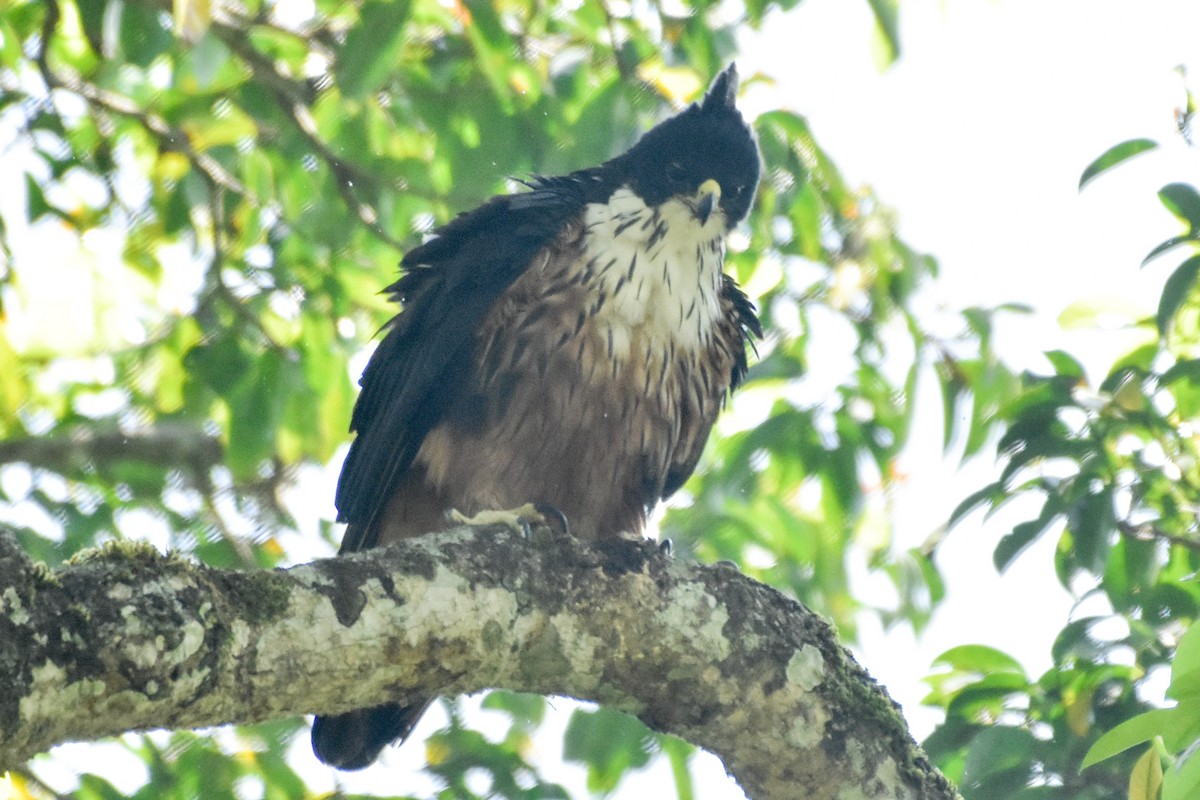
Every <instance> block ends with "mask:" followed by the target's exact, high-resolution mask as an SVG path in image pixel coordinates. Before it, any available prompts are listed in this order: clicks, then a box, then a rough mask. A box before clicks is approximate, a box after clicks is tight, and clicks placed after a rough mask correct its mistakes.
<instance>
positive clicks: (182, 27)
mask: <svg viewBox="0 0 1200 800" xmlns="http://www.w3.org/2000/svg"><path fill="white" fill-rule="evenodd" d="M173 6H174V8H173V12H174V13H173V17H174V19H175V33H176V35H177V36H179V38H180V39H183V40H184V41H185V42H188V43H189V44H194V43H196V42H197V41H199V39H200V37H201V36H203V35H204V32H205V31H207V30H208V25H209V23H210V22H212V2H211V0H175V2H174V3H173Z"/></svg>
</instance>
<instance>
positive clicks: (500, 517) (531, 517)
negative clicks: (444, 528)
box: [446, 503, 565, 539]
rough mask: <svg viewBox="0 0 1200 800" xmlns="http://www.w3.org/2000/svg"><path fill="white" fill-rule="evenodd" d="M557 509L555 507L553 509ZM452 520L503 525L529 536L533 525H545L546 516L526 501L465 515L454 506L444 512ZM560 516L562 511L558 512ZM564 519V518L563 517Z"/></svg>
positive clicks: (467, 523)
mask: <svg viewBox="0 0 1200 800" xmlns="http://www.w3.org/2000/svg"><path fill="white" fill-rule="evenodd" d="M555 510H556V511H557V509H555ZM446 516H447V517H449V518H450V520H451V521H452V522H457V523H459V524H460V525H471V526H479V525H503V526H505V527H506V528H508V529H509V530H511V531H512V532H513V533H516V534H517V535H518V536H524V537H525V538H526V539H528V538H529V536H530V532H531V530H532V527H533V526H534V525H545V524H546V517H545V516H544V515H543V513H542V512H541V511H539V510H538V507H537V506H535V505H534V504H533V503H526V504H525V505H523V506H521V507H520V508H509V509H487V510H484V511H480V512H479V513H478V514H473V515H471V516H469V517H468V516H467V515H466V514H464V513H462V512H461V511H459V510H458V509H456V508H452V509H450V511H449V512H448V513H447V514H446ZM559 516H560V517H561V516H562V512H559ZM564 520H565V518H564Z"/></svg>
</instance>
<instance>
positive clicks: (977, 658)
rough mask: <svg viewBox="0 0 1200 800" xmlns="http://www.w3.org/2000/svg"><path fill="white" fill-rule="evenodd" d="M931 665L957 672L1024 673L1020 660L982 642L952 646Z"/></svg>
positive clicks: (1022, 674)
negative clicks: (950, 668) (949, 668)
mask: <svg viewBox="0 0 1200 800" xmlns="http://www.w3.org/2000/svg"><path fill="white" fill-rule="evenodd" d="M933 666H935V667H936V666H947V667H952V668H953V669H955V670H956V671H959V672H980V673H984V674H993V673H997V672H1014V673H1017V674H1019V675H1021V676H1024V675H1025V669H1024V667H1022V666H1021V662H1019V661H1017V660H1016V659H1015V658H1013V657H1012V656H1010V655H1009V654H1008V653H1005V652H1004V651H1003V650H997V649H996V648H994V647H988V646H987V645H982V644H965V645H960V646H958V647H952V648H950V649H949V650H947V651H946V652H944V653H942V654H941V655H940V656H938V657H937V658H936V659H934V661H933Z"/></svg>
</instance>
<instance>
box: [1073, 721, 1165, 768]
mask: <svg viewBox="0 0 1200 800" xmlns="http://www.w3.org/2000/svg"><path fill="white" fill-rule="evenodd" d="M1174 712H1175V709H1173V708H1156V709H1154V710H1153V711H1147V712H1145V713H1142V714H1138V715H1137V716H1136V717H1132V718H1131V719H1127V720H1125V721H1124V722H1122V723H1121V724H1120V725H1118V726H1117V727H1115V728H1113V729H1112V730H1110V731H1108V732H1107V733H1105V734H1104V735H1103V736H1101V737H1100V738H1099V739H1097V740H1096V741H1095V743H1094V744H1093V745H1092V746H1091V747H1090V748H1088V751H1087V755H1085V756H1084V757H1083V762H1082V763H1081V764H1080V765H1079V768H1080V769H1087V768H1088V767H1090V766H1092V765H1093V764H1098V763H1099V762H1101V761H1104V760H1105V759H1107V758H1112V757H1113V756H1115V755H1117V754H1118V753H1123V752H1125V751H1126V750H1128V749H1129V748H1131V747H1133V746H1135V745H1139V744H1141V743H1142V742H1148V741H1150V740H1151V739H1153V738H1154V737H1155V736H1160V735H1161V734H1162V732H1163V730H1164V729H1165V728H1166V727H1167V725H1168V723H1169V722H1170V721H1171V716H1172V714H1174Z"/></svg>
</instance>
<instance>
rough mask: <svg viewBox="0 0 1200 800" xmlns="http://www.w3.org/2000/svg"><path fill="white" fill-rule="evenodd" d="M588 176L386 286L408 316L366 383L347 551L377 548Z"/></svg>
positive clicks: (506, 205) (556, 185)
mask: <svg viewBox="0 0 1200 800" xmlns="http://www.w3.org/2000/svg"><path fill="white" fill-rule="evenodd" d="M590 183H593V181H592V179H591V177H590V174H589V173H576V174H575V175H571V176H565V177H561V178H538V179H535V180H534V181H532V182H531V183H530V184H529V185H530V187H531V189H532V191H529V192H525V193H521V194H514V195H504V196H501V197H495V198H492V199H491V200H489V201H488V202H487V203H485V204H484V205H482V206H480V207H479V208H477V209H475V210H474V211H471V212H468V213H466V214H463V215H461V216H459V217H458V218H456V219H455V220H453V221H452V222H450V223H449V224H447V225H446V226H444V227H443V228H441V229H440V230H438V231H437V232H436V235H435V237H434V238H432V239H430V240H429V241H428V242H426V243H425V244H423V245H421V246H420V247H418V248H416V249H415V250H413V251H411V252H410V253H408V255H406V256H405V257H404V260H403V261H402V262H401V268H402V269H403V270H404V275H403V277H401V278H400V280H398V281H396V283H394V284H392V285H391V286H389V287H388V288H387V291H388V292H389V293H390V294H391V295H392V297H393V299H396V300H399V301H400V302H401V303H402V304H403V310H402V311H401V312H400V313H399V314H398V315H397V316H396V317H395V318H394V319H393V320H392V321H391V322H390V323H389V324H388V326H387V328H386V330H387V334H386V336H385V337H384V339H383V341H382V342H380V344H379V347H378V348H377V349H376V351H375V353H374V354H373V355H372V356H371V359H370V361H369V362H368V363H367V368H366V370H365V371H364V372H363V376H362V379H361V380H360V381H359V383H360V385H361V386H362V392H361V393H360V394H359V397H358V402H357V403H356V404H355V406H354V414H353V416H352V418H351V423H350V429H351V430H352V431H356V432H357V434H358V436H357V437H356V438H355V440H354V442H353V444H351V446H350V452H349V454H348V455H347V456H346V462H345V464H344V465H343V466H342V473H341V475H340V476H339V478H338V486H337V496H336V500H335V502H336V505H337V509H338V520H339V521H340V522H348V523H350V527H349V528H348V529H347V531H346V535H345V537H344V538H343V540H342V547H341V552H352V551H355V550H363V549H366V548H369V547H373V546H374V545H375V543H376V539H377V533H376V527H377V525H376V523H377V522H378V517H379V515H380V514H381V513H382V511H383V509H384V508H385V507H386V506H387V503H388V500H389V499H390V497H391V495H392V493H393V491H394V490H395V488H396V486H397V483H398V481H399V480H400V478H401V476H402V475H403V474H404V472H405V470H407V469H408V467H409V465H411V464H412V461H413V458H415V457H416V454H417V451H418V450H420V448H421V443H422V442H423V441H424V439H425V436H426V435H427V434H428V433H429V431H430V430H432V429H433V428H434V427H435V426H437V424H438V423H439V422H440V421H441V420H442V419H443V418H444V417H445V415H446V413H447V411H448V410H449V409H450V408H451V406H452V405H453V404H454V402H455V400H456V399H457V398H459V397H460V396H461V395H462V394H463V393H464V392H466V391H469V381H470V378H471V371H472V369H473V366H474V345H475V332H476V331H477V330H478V328H479V326H480V324H481V322H482V320H483V317H484V315H485V314H486V313H487V311H488V309H489V308H491V306H492V304H493V303H494V302H495V301H496V299H497V298H498V297H499V296H500V295H501V294H502V293H503V292H504V290H505V289H507V288H508V287H509V286H510V285H511V284H512V283H513V281H515V280H516V279H517V277H518V276H520V275H521V273H522V272H524V271H525V269H526V268H527V267H528V266H529V264H530V262H532V261H533V260H534V258H535V256H536V255H537V254H538V253H539V252H540V251H541V250H542V249H543V248H545V247H546V246H547V245H549V244H550V243H551V242H553V241H554V239H555V237H556V236H557V235H558V234H559V232H560V231H561V230H562V229H563V228H564V226H566V225H567V223H568V222H570V221H571V220H572V219H573V218H574V217H575V216H576V215H578V214H579V213H580V212H581V211H582V210H583V206H584V204H585V203H586V202H587V197H588V195H589V194H590V192H589V190H590V189H592V186H591V185H589V184H590Z"/></svg>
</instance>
